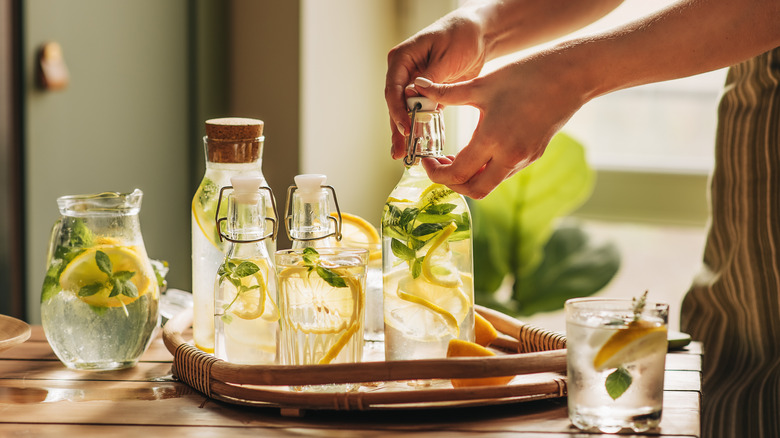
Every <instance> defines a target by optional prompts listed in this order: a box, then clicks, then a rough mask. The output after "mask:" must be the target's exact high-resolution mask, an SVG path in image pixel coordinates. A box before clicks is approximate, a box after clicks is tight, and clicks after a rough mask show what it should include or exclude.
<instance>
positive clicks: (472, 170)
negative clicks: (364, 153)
mask: <svg viewBox="0 0 780 438" xmlns="http://www.w3.org/2000/svg"><path fill="white" fill-rule="evenodd" d="M567 67H569V69H571V66H567ZM562 68H563V66H561V65H560V63H559V62H558V59H557V57H556V56H555V55H554V54H549V53H548V54H544V53H543V54H537V55H535V56H533V57H530V58H526V59H523V60H520V61H517V62H514V63H512V64H509V65H506V66H504V67H503V68H501V69H498V70H496V71H494V72H491V73H488V74H486V75H484V76H480V77H477V78H474V79H471V80H468V81H464V82H459V83H454V84H439V83H432V82H431V81H430V80H428V79H427V78H417V79H416V80H415V88H416V90H417V91H418V92H419V93H420V94H422V95H423V96H425V97H428V98H430V99H431V100H434V101H436V102H439V103H440V104H443V105H470V106H473V107H475V108H477V109H478V110H479V111H480V118H479V122H478V124H477V127H476V129H475V130H474V134H473V136H472V137H471V140H470V141H469V143H468V144H467V145H466V146H465V147H464V148H463V149H462V150H461V151H460V152H459V153H458V154H457V155H456V156H455V157H452V156H450V157H442V158H439V159H434V158H424V159H423V160H422V164H423V167H425V170H426V171H427V173H428V176H429V177H430V178H431V180H432V181H434V182H437V183H441V184H444V185H446V186H448V187H450V188H451V189H453V190H455V191H456V192H458V193H461V194H464V195H466V196H469V197H471V198H474V199H481V198H484V197H485V196H487V195H488V194H489V193H490V192H491V191H492V190H493V189H494V188H496V186H498V184H500V183H501V182H502V181H503V180H505V179H506V178H509V177H510V176H512V175H514V174H515V173H516V172H518V171H519V170H521V169H523V168H525V167H526V166H528V165H529V164H531V163H532V162H533V161H535V160H536V159H538V158H539V157H540V156H541V155H542V153H543V152H544V150H545V148H546V147H547V144H548V143H549V142H550V139H551V138H552V137H553V135H555V133H556V132H557V131H558V130H559V129H560V128H561V127H562V126H563V125H564V124H565V123H566V121H568V120H569V118H570V117H571V116H572V115H573V114H574V112H576V111H577V110H578V109H579V108H580V107H581V106H582V105H583V104H584V103H585V101H586V100H587V99H586V97H585V96H586V94H585V93H584V92H581V91H580V90H583V89H584V87H583V85H584V84H583V81H582V80H581V79H577V75H565V74H563V70H562ZM569 77H574V78H575V80H573V81H572V80H568V79H567V78H569Z"/></svg>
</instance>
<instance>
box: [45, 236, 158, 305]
mask: <svg viewBox="0 0 780 438" xmlns="http://www.w3.org/2000/svg"><path fill="white" fill-rule="evenodd" d="M98 251H100V252H102V253H104V254H105V255H107V256H108V259H109V260H110V261H111V266H112V270H113V272H115V273H116V272H121V271H127V272H132V273H133V276H132V277H131V278H130V281H131V282H132V283H133V284H134V285H135V287H136V289H137V290H138V295H137V296H133V297H131V296H127V295H124V294H115V295H114V296H111V293H112V287H111V286H110V285H108V284H107V280H108V275H107V274H106V273H104V272H103V271H101V270H100V268H99V267H98V264H97V259H96V256H97V253H98ZM149 270H151V268H149ZM146 272H147V269H146V267H145V264H144V262H143V261H142V258H141V257H140V256H139V254H138V253H137V252H136V251H135V250H134V249H133V248H132V247H128V246H106V245H98V246H94V247H92V248H89V249H87V250H86V251H84V252H83V253H81V254H79V255H78V256H77V257H76V258H74V259H73V260H71V262H70V263H68V264H67V266H65V269H63V271H62V274H61V275H60V287H62V290H67V291H71V292H73V293H75V294H76V296H78V298H79V299H80V300H82V301H84V302H85V303H87V304H89V305H91V306H95V307H119V306H126V305H128V304H130V303H132V302H133V301H135V300H137V299H138V298H140V297H142V296H144V295H146V294H147V293H149V291H150V290H151V289H152V286H153V282H152V280H151V278H149V276H147V275H146ZM98 283H101V284H104V287H102V288H100V290H98V291H97V292H96V293H93V294H90V295H83V294H79V291H80V290H82V288H83V287H85V286H89V285H93V284H98Z"/></svg>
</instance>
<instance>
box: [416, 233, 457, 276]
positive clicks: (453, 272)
mask: <svg viewBox="0 0 780 438" xmlns="http://www.w3.org/2000/svg"><path fill="white" fill-rule="evenodd" d="M457 228H458V226H457V225H455V222H451V223H450V224H449V225H447V226H446V227H444V229H443V230H442V231H441V234H439V236H438V237H436V239H434V240H433V243H431V247H430V249H428V252H427V253H426V254H425V259H423V262H422V274H423V276H425V278H426V279H427V280H428V281H430V282H431V283H433V284H435V285H438V286H444V287H457V286H459V285H460V284H461V281H460V275H459V273H458V269H457V268H456V267H455V265H454V264H453V263H452V260H451V259H452V252H450V251H449V248H448V247H447V245H446V243H447V239H449V237H450V236H451V235H452V233H454V232H455V230H456V229H457Z"/></svg>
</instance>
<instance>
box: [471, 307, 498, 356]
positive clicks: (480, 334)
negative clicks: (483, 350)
mask: <svg viewBox="0 0 780 438" xmlns="http://www.w3.org/2000/svg"><path fill="white" fill-rule="evenodd" d="M496 338H498V331H497V330H496V328H495V327H493V324H491V323H490V321H488V320H487V319H485V317H483V316H482V315H480V314H479V313H477V312H474V342H476V343H477V344H479V345H481V346H483V347H487V346H488V345H490V343H491V342H493V341H495V340H496Z"/></svg>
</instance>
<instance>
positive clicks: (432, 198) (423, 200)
mask: <svg viewBox="0 0 780 438" xmlns="http://www.w3.org/2000/svg"><path fill="white" fill-rule="evenodd" d="M458 196H460V195H458V194H457V193H455V192H454V191H453V190H452V189H451V188H449V187H447V186H445V185H444V184H438V183H433V184H431V185H429V186H428V187H426V188H425V190H423V191H422V193H421V194H420V202H419V204H420V205H421V206H423V207H424V206H426V205H429V204H441V203H443V202H447V201H451V200H453V199H456V198H457V197H458Z"/></svg>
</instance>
